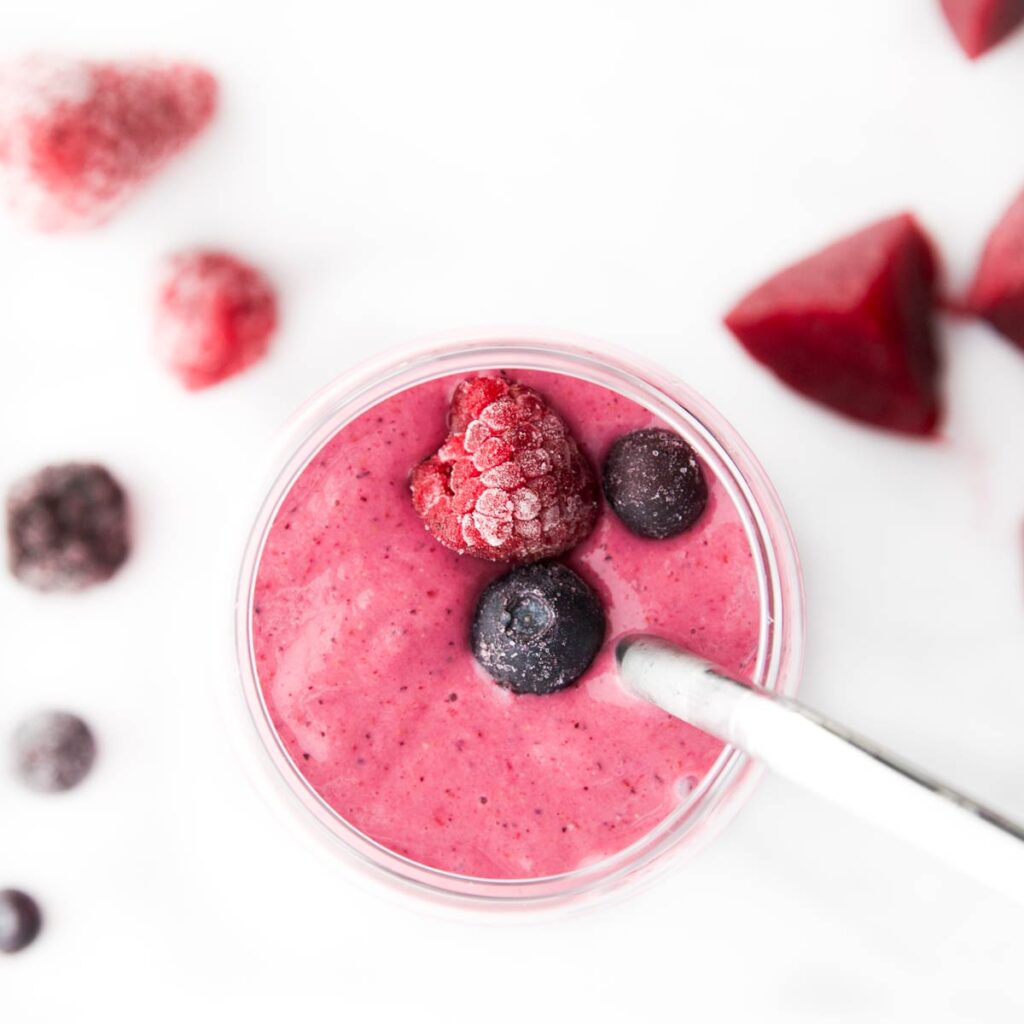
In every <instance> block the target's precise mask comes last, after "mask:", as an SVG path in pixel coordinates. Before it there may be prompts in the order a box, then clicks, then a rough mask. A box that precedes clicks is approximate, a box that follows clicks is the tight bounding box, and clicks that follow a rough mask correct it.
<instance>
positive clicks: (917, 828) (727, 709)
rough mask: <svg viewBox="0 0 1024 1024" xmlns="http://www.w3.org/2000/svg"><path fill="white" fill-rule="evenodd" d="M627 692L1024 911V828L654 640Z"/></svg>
mask: <svg viewBox="0 0 1024 1024" xmlns="http://www.w3.org/2000/svg"><path fill="white" fill-rule="evenodd" d="M616 653H617V657H618V661H619V672H620V674H621V677H622V680H623V682H624V683H625V685H626V688H627V689H629V690H630V691H631V692H633V693H634V694H636V695H637V696H639V697H642V698H644V699H645V700H647V701H650V702H651V703H652V704H656V705H657V706H658V707H660V708H662V709H663V710H665V711H667V712H668V713H669V714H671V715H675V716H676V717H677V718H681V719H683V720H684V721H687V722H689V723H690V724H691V725H695V726H697V727H698V728H699V729H702V730H704V731H705V732H708V733H711V734H712V735H714V736H717V737H718V738H719V739H721V740H724V741H725V742H726V743H730V744H732V745H733V746H735V747H738V748H739V749H740V750H743V751H744V752H746V753H747V754H749V755H750V756H751V757H753V758H756V759H757V760H758V761H761V762H762V763H763V764H765V765H767V766H768V767H769V768H771V769H772V770H773V771H775V772H777V773H778V774H779V775H782V776H784V777H785V778H787V779H789V780H791V781H792V782H795V783H797V784H798V785H800V786H802V787H804V788H805V789H808V790H811V791H812V792H814V793H818V794H819V795H821V796H823V797H825V798H826V799H828V800H831V801H832V802H833V803H836V804H838V805H840V806H841V807H844V808H846V809H847V810H849V811H852V812H854V813H855V814H857V815H859V816H860V817H862V818H865V819H867V820H868V821H872V822H874V823H875V824H877V825H881V826H882V827H883V828H885V829H887V830H888V831H890V832H892V833H894V834H896V835H898V836H900V837H901V838H903V839H906V840H907V841H909V842H911V843H914V844H916V845H917V846H919V847H920V848H922V849H923V850H925V851H926V852H927V853H929V854H931V855H932V856H934V857H936V858H937V859H939V860H942V861H944V862H945V863H947V864H949V865H950V866H952V867H954V868H957V869H958V870H960V871H963V872H965V873H966V874H969V875H972V876H973V877H975V878H977V879H979V880H980V881H982V882H984V883H985V884H986V885H988V886H990V887H992V888H995V889H998V890H999V891H1001V892H1003V893H1005V894H1006V895H1008V896H1011V897H1013V898H1015V899H1017V900H1019V901H1020V902H1022V903H1024V827H1022V826H1021V825H1019V824H1016V823H1015V822H1013V821H1010V820H1009V819H1007V818H1005V817H1003V816H1002V815H1000V814H998V813H997V812H996V811H993V810H991V809H990V808H988V807H985V806H984V805H983V804H980V803H978V802H977V801H975V800H972V799H971V798H970V797H967V796H965V795H963V794H962V793H959V792H957V791H956V790H955V789H952V788H951V787H949V786H947V785H945V784H944V783H942V782H939V781H938V780H937V779H935V778H933V777H932V776H930V775H928V774H927V773H925V772H922V771H920V770H919V769H917V768H914V767H912V766H911V765H908V764H906V763H905V762H903V761H901V760H900V759H898V758H897V757H895V756H893V755H892V754H890V753H888V752H887V751H885V750H883V749H882V748H880V747H878V746H877V745H876V744H874V743H872V742H871V741H869V740H866V739H864V738H862V737H860V736H857V735H855V734H854V733H853V732H851V731H850V730H849V729H847V728H845V727H844V726H842V725H839V724H837V723H835V722H832V721H829V720H828V719H827V718H825V717H824V716H822V715H819V714H818V713H817V712H815V711H812V710H811V709H809V708H806V707H804V706H803V705H801V704H799V703H798V702H797V701H794V700H790V699H789V698H786V697H780V696H776V695H774V694H771V693H768V692H766V691H764V690H755V689H752V688H750V687H749V686H746V685H744V684H742V683H738V682H736V681H735V680H733V679H729V678H727V677H726V676H723V675H721V674H720V673H719V672H717V671H716V670H715V669H714V668H712V667H711V666H710V665H709V664H708V663H707V662H705V661H704V660H702V659H700V658H698V657H696V656H695V655H692V654H689V653H687V652H685V651H681V650H679V649H678V648H676V647H673V646H672V645H671V644H668V643H666V642H665V641H663V640H658V639H655V638H654V637H630V638H628V639H626V640H623V641H621V642H620V644H619V648H618V650H617V652H616Z"/></svg>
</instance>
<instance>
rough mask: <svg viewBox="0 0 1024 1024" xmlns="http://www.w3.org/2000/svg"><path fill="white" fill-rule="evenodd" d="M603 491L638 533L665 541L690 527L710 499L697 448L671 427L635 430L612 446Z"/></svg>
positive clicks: (621, 517)
mask: <svg viewBox="0 0 1024 1024" xmlns="http://www.w3.org/2000/svg"><path fill="white" fill-rule="evenodd" d="M604 493H605V497H606V498H607V499H608V504H609V505H611V507H612V509H613V510H614V512H615V514H616V515H617V516H618V517H619V519H621V520H622V522H623V523H624V524H625V525H626V526H627V527H628V528H629V529H630V530H631V531H632V532H633V533H635V534H638V535H639V536H641V537H649V538H652V539H654V540H664V539H665V538H667V537H674V536H675V535H676V534H679V533H682V532H683V531H684V530H688V529H689V528H690V527H691V526H693V524H694V523H695V522H697V520H698V519H699V518H700V516H701V513H702V512H703V511H704V507H705V506H706V505H707V501H708V485H707V483H706V481H705V480H704V473H703V471H702V470H701V468H700V463H699V462H698V461H697V456H696V455H695V454H694V451H693V449H692V448H691V447H690V446H689V445H688V444H687V443H686V442H685V441H684V440H683V439H682V438H681V437H680V436H679V435H678V434H673V433H672V431H670V430H660V429H653V428H652V429H648V430H634V431H633V433H631V434H625V435H624V436H623V437H620V438H619V439H618V440H617V441H616V442H615V444H613V445H612V447H611V451H609V452H608V457H607V458H606V459H605V463H604Z"/></svg>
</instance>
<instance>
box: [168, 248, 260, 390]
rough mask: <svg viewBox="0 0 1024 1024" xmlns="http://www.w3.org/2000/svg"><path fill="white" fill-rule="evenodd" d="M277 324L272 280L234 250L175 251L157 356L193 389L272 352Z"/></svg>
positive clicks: (205, 385) (217, 379)
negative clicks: (232, 251) (235, 254)
mask: <svg viewBox="0 0 1024 1024" xmlns="http://www.w3.org/2000/svg"><path fill="white" fill-rule="evenodd" d="M276 324H277V301H276V299H275V296H274V290H273V288H272V286H271V285H270V282H269V281H268V280H267V279H266V277H264V276H263V274H262V273H260V271H258V270H257V269H256V268H255V267H253V266H250V265H249V264H248V263H244V262H243V261H242V260H240V259H238V258H237V257H235V256H232V255H231V254H230V253H225V252H217V251H213V250H194V251H189V252H183V253H179V254H177V255H176V256H174V257H172V258H171V259H170V260H169V261H168V263H167V266H166V269H165V275H164V279H163V282H162V284H161V287H160V294H159V298H158V304H157V319H156V353H157V358H158V359H159V360H160V362H161V363H163V365H164V366H165V367H166V368H167V369H168V370H170V371H171V373H173V374H174V375H175V376H176V377H178V379H179V380H180V381H181V382H182V384H184V385H185V387H187V388H189V389H190V390H196V389H199V388H205V387H209V386H210V385H211V384H216V383H218V382H219V381H222V380H224V379H225V378H227V377H231V376H233V375H234V374H236V373H240V372H241V371H242V370H244V369H246V368H247V367H249V366H251V365H252V364H253V363H255V362H257V361H258V360H259V359H261V358H262V357H263V355H264V354H265V353H266V351H267V348H268V347H269V345H270V338H271V335H272V334H273V332H274V328H275V326H276Z"/></svg>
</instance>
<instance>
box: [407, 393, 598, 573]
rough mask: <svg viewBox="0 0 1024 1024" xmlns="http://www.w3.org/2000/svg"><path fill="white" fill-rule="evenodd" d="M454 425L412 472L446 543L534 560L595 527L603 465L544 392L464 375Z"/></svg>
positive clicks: (491, 556) (419, 501)
mask: <svg viewBox="0 0 1024 1024" xmlns="http://www.w3.org/2000/svg"><path fill="white" fill-rule="evenodd" d="M449 430H450V433H449V435H448V438H447V440H446V441H445V442H444V444H443V445H441V447H440V448H439V449H438V451H437V452H436V454H434V455H432V456H430V458H429V459H427V460H426V461H425V462H422V463H420V465H419V466H417V467H416V469H415V470H414V471H413V474H412V500H413V505H414V507H415V508H416V511H417V512H418V513H419V514H420V516H422V517H423V521H424V523H425V524H426V527H427V529H428V530H429V531H430V532H431V533H432V534H433V535H434V536H435V537H436V538H437V539H438V540H439V541H440V542H441V543H442V544H444V545H445V546H447V547H449V548H451V549H452V550H454V551H458V552H459V553H460V554H470V555H475V556H476V557H477V558H486V559H488V560H490V561H494V562H502V561H508V562H534V561H537V560H538V559H541V558H551V557H553V556H555V555H559V554H561V553H562V552H564V551H568V550H569V548H571V547H573V546H574V545H576V544H578V543H579V542H580V541H581V540H583V538H584V537H586V536H587V534H588V533H590V531H591V529H592V528H593V525H594V519H595V517H596V516H597V485H596V483H595V478H594V472H593V470H592V469H591V468H590V463H589V462H587V460H586V457H585V456H584V455H583V453H582V452H581V451H580V450H579V447H578V446H577V444H576V441H575V439H574V438H573V436H572V435H571V434H570V433H569V428H568V427H567V426H566V425H565V423H564V421H563V420H562V419H561V417H560V416H558V415H557V414H556V413H554V412H552V411H551V410H550V409H549V408H548V407H547V405H545V403H544V400H543V399H542V398H541V397H540V395H538V394H537V393H536V392H535V391H533V390H531V389H530V388H528V387H524V386H523V385H521V384H512V383H509V382H508V381H506V380H504V379H503V378H499V377H475V378H473V379H471V380H466V381H463V382H462V383H461V384H459V386H458V387H457V388H456V389H455V394H454V396H453V397H452V403H451V410H450V413H449Z"/></svg>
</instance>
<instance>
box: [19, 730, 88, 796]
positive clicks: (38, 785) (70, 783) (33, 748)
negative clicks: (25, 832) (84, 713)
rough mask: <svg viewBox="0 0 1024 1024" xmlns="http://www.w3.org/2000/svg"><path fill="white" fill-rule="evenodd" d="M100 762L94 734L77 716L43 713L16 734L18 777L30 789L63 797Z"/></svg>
mask: <svg viewBox="0 0 1024 1024" xmlns="http://www.w3.org/2000/svg"><path fill="white" fill-rule="evenodd" d="M95 760H96V740H95V738H94V737H93V734H92V730H91V729H90V728H89V726H88V725H86V724H85V722H83V721H82V719H81V718H79V717H78V716H77V715H71V714H68V713H67V712H66V711H43V712H40V713H39V714H37V715H33V716H32V717H31V718H28V719H26V720H25V721H24V722H22V724H21V725H20V726H19V727H18V729H17V731H16V732H15V734H14V761H15V767H16V769H17V772H18V775H19V776H21V779H22V781H23V782H24V783H25V785H27V786H28V787H29V788H30V789H34V790H37V791H38V792H40V793H61V792H63V791H64V790H68V789H73V788H74V787H75V786H77V785H78V784H79V783H80V782H81V781H82V780H83V779H84V778H85V777H86V775H88V774H89V771H90V769H91V768H92V765H93V762H94V761H95Z"/></svg>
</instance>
